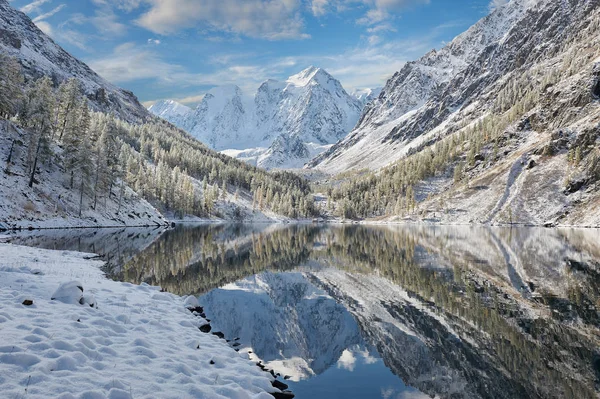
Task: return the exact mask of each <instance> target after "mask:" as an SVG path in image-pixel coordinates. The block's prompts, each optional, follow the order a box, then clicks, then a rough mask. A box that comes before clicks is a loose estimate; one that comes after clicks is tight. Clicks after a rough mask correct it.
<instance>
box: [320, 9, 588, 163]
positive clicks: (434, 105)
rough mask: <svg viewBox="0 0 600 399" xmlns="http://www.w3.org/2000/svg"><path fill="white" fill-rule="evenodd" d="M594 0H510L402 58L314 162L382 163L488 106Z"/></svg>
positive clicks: (580, 24)
mask: <svg viewBox="0 0 600 399" xmlns="http://www.w3.org/2000/svg"><path fill="white" fill-rule="evenodd" d="M597 7H598V1H587V0H574V1H556V0H512V1H510V2H507V3H506V4H504V5H502V6H499V7H497V8H496V10H495V11H494V12H492V13H491V14H490V15H488V16H486V17H485V18H483V19H482V20H480V21H479V22H477V23H476V24H475V25H474V26H472V27H471V28H470V29H468V30H467V31H466V32H464V33H463V34H461V35H459V36H458V37H456V38H455V39H454V40H453V41H452V42H451V43H449V44H448V45H447V46H445V47H443V48H442V49H440V50H439V51H436V50H432V51H430V52H429V53H427V54H426V55H424V56H423V57H422V58H420V59H419V60H417V61H414V62H409V63H407V64H406V65H405V66H404V67H403V68H402V69H401V70H400V71H398V72H397V73H396V74H394V76H393V77H392V78H391V79H389V80H388V82H387V83H386V85H385V87H384V89H383V91H382V93H381V94H380V95H379V97H378V98H377V99H376V100H375V101H372V102H371V103H370V104H368V105H367V106H366V108H365V109H364V111H363V113H362V115H361V118H360V121H359V123H358V124H357V126H356V128H355V129H354V130H353V131H352V132H351V133H350V134H349V135H348V136H347V137H346V138H345V139H344V140H342V141H341V142H340V143H338V144H336V145H335V146H334V147H332V148H331V149H330V150H329V151H328V152H327V153H324V154H322V155H321V156H320V157H318V158H317V159H315V160H314V161H312V162H311V163H310V166H311V167H315V168H318V169H321V170H323V171H327V172H331V173H338V172H342V171H345V170H347V169H351V168H365V167H369V168H379V167H382V166H384V165H386V164H388V163H390V162H392V161H394V160H397V159H399V158H401V157H403V156H405V155H406V154H408V153H410V151H411V150H413V149H416V148H417V147H419V146H420V145H421V144H423V143H425V142H427V141H429V140H433V139H436V138H437V137H440V136H444V135H445V134H448V133H450V132H453V131H456V130H458V129H460V128H461V127H464V126H465V124H468V123H470V122H472V121H473V120H476V119H477V118H481V117H482V116H483V115H485V114H486V113H487V112H488V111H489V105H490V104H493V102H494V99H495V96H496V95H497V94H498V92H499V91H500V89H501V88H502V85H503V84H504V83H505V82H506V80H507V79H509V78H511V77H516V76H521V75H523V74H524V73H525V72H526V71H535V68H536V67H537V66H540V65H539V63H540V62H543V61H544V60H547V59H548V58H549V57H551V56H553V55H555V54H557V53H558V52H565V51H568V50H569V47H565V46H563V44H564V42H565V41H566V40H572V39H574V37H575V36H576V35H577V34H578V33H579V32H582V30H583V29H585V28H586V27H587V26H588V24H589V21H590V20H591V16H592V13H591V11H592V10H594V9H595V8H597Z"/></svg>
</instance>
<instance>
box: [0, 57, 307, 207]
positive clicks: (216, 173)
mask: <svg viewBox="0 0 600 399" xmlns="http://www.w3.org/2000/svg"><path fill="white" fill-rule="evenodd" d="M0 117H2V118H5V119H9V118H12V119H13V121H15V122H16V123H18V124H19V125H20V126H21V127H22V128H24V131H25V133H26V140H25V142H24V143H19V141H18V140H13V143H12V147H15V146H19V145H22V146H24V147H26V153H27V157H26V164H27V165H26V167H27V170H28V176H27V178H28V184H29V187H33V186H34V185H35V184H37V183H39V181H38V179H39V178H40V177H39V170H40V166H41V165H42V164H48V163H54V162H55V163H56V164H58V165H59V167H60V168H61V169H62V171H63V172H64V173H65V174H66V176H67V180H68V182H67V183H66V184H67V187H68V188H69V189H71V190H77V192H78V194H79V199H80V201H79V214H80V216H81V214H82V212H83V211H84V210H85V209H86V207H87V206H88V205H89V207H90V208H92V209H96V208H97V207H98V206H99V205H102V203H103V202H104V204H105V203H106V200H107V199H109V198H113V199H114V200H115V201H117V202H118V203H119V209H120V208H121V203H122V200H123V196H124V195H126V186H130V187H131V188H132V189H133V190H134V191H135V192H136V193H137V194H139V195H140V196H141V197H143V198H144V199H146V200H148V201H150V202H151V203H153V204H155V205H156V206H158V207H159V208H162V209H163V210H169V211H173V212H175V213H176V214H179V215H181V216H184V215H195V216H200V217H205V216H215V215H217V212H218V211H217V203H218V202H219V201H221V202H227V201H229V202H237V200H239V199H240V197H247V198H246V199H247V201H248V202H249V203H252V204H253V205H254V208H255V209H260V210H269V211H272V212H274V213H277V214H280V215H284V216H288V217H293V218H300V217H311V216H313V215H315V214H316V210H315V208H314V205H313V202H312V195H311V189H310V186H309V184H308V183H307V182H306V181H305V180H304V179H302V178H300V177H298V176H296V175H294V174H292V173H289V172H274V173H269V172H267V171H265V170H262V169H259V168H256V167H253V166H250V165H248V164H246V163H244V162H241V161H238V160H235V159H233V158H229V157H227V156H225V155H223V154H220V153H217V152H214V151H212V150H210V149H208V148H207V147H205V146H204V145H203V144H201V143H200V142H198V141H197V140H195V139H194V138H192V137H191V136H189V135H188V134H187V133H185V132H183V131H181V130H179V129H177V128H175V127H174V126H172V125H170V124H168V123H166V122H164V121H162V120H160V119H158V118H156V119H153V120H151V121H149V122H146V123H144V124H138V125H136V124H130V123H127V122H125V121H122V120H120V119H117V118H116V117H114V116H113V115H110V114H105V113H101V112H93V111H92V110H91V109H90V107H89V104H88V99H87V97H86V96H85V94H84V91H83V89H82V87H81V83H80V82H79V81H78V80H77V79H75V78H71V79H69V80H66V81H64V82H62V83H60V84H59V85H58V87H55V86H54V84H53V81H52V80H51V79H50V78H49V77H47V76H46V77H42V78H40V79H37V80H34V81H30V82H28V83H27V84H24V78H23V75H22V73H21V66H20V64H19V62H18V61H17V60H16V59H14V58H12V57H9V56H7V55H5V54H0ZM12 154H13V148H11V151H10V154H9V156H8V159H7V160H6V172H10V165H11V163H12V161H13V159H12ZM236 207H237V206H236ZM238 212H239V208H238Z"/></svg>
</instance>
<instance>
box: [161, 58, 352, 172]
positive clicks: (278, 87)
mask: <svg viewBox="0 0 600 399" xmlns="http://www.w3.org/2000/svg"><path fill="white" fill-rule="evenodd" d="M157 104H159V105H158V106H152V107H150V108H149V110H150V111H151V112H152V113H154V114H155V115H158V116H160V117H162V118H163V119H166V120H167V121H169V122H171V123H173V124H175V125H176V126H178V127H180V128H182V129H184V130H186V131H187V132H189V133H190V134H191V135H192V136H194V137H196V138H197V139H198V140H200V141H202V142H203V143H205V144H207V145H208V146H210V147H211V148H213V149H215V150H217V151H223V152H224V153H226V154H228V155H234V156H236V155H238V154H240V156H241V154H245V155H244V156H241V158H240V159H244V160H245V161H247V162H249V163H252V164H254V165H257V166H261V167H265V168H269V169H270V168H290V167H301V166H303V165H304V163H306V162H307V161H309V160H310V159H312V157H314V156H316V155H318V154H319V153H320V152H322V151H324V150H326V149H327V148H329V146H330V145H332V144H334V143H336V142H337V141H338V140H340V139H342V138H343V137H344V136H345V135H346V134H347V133H348V132H349V131H350V130H351V129H352V128H353V127H354V125H355V124H356V122H357V121H358V117H359V115H360V112H361V110H362V105H363V103H362V102H361V101H360V100H358V99H356V98H354V97H353V96H350V95H349V94H348V93H347V92H346V91H345V90H344V88H343V87H342V85H341V83H340V82H339V81H338V80H336V79H335V78H334V77H333V76H331V75H330V74H329V73H328V72H327V71H325V70H324V69H322V68H317V67H314V66H311V67H308V68H306V69H304V70H303V71H301V72H300V73H298V74H295V75H293V76H290V77H289V78H288V79H286V80H285V81H278V80H274V79H269V80H267V81H265V82H263V83H262V84H261V85H260V87H259V88H258V90H257V91H256V93H255V94H254V96H247V95H245V94H244V93H243V92H242V90H241V89H240V88H239V87H238V86H234V85H227V86H218V87H215V88H213V89H211V90H209V91H208V93H207V94H206V95H205V97H204V98H203V99H202V101H201V102H200V104H199V105H198V106H197V107H196V108H195V109H189V110H188V111H186V110H185V108H184V107H185V106H183V105H181V104H178V103H177V102H175V101H173V100H164V101H161V102H160V103H157ZM182 111H184V112H183V113H182ZM249 154H252V155H249Z"/></svg>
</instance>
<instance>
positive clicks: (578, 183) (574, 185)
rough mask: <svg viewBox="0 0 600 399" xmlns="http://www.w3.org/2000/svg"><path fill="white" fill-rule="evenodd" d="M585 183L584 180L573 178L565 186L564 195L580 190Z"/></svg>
mask: <svg viewBox="0 0 600 399" xmlns="http://www.w3.org/2000/svg"><path fill="white" fill-rule="evenodd" d="M585 183H586V181H585V180H575V181H572V182H569V184H568V185H567V187H565V195H569V194H573V193H576V192H577V191H579V190H581V188H582V187H583V186H585Z"/></svg>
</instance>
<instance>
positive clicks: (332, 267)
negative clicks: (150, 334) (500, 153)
mask: <svg viewBox="0 0 600 399" xmlns="http://www.w3.org/2000/svg"><path fill="white" fill-rule="evenodd" d="M150 238H151V239H150ZM31 239H32V238H31V237H29V240H31ZM106 239H110V238H106ZM40 241H43V239H41V238H38V242H37V245H41V244H40ZM117 241H119V239H117ZM123 241H124V242H123V243H122V244H121V245H126V244H125V241H127V240H123ZM15 242H18V240H15ZM53 242H54V245H58V246H60V244H57V242H60V240H57V239H56V237H54V238H53ZM138 242H140V248H138V249H137V250H136V251H133V250H130V251H127V254H128V256H123V255H121V256H109V257H108V258H109V260H110V261H109V263H108V266H107V272H109V273H110V274H111V275H112V277H113V278H115V279H120V280H124V281H129V282H133V283H140V282H146V283H149V284H153V285H160V286H161V287H163V288H165V289H166V290H167V291H169V292H173V293H177V294H181V295H197V296H199V297H200V302H201V303H202V304H203V305H204V307H205V310H206V313H207V316H208V317H209V318H210V319H212V322H211V324H212V325H213V328H214V329H215V330H219V331H222V332H224V333H225V336H226V337H227V338H230V339H233V338H239V343H240V344H241V346H240V347H239V348H240V352H248V351H251V352H252V353H251V354H250V356H251V357H252V359H256V360H257V361H258V360H260V361H262V362H263V363H264V364H266V365H267V366H268V367H269V368H272V369H275V371H278V372H280V373H281V374H282V375H288V376H289V377H290V380H289V381H290V385H291V387H290V388H291V389H292V390H293V391H294V393H296V395H298V397H305V396H310V397H316V398H321V397H323V398H325V397H328V398H330V397H345V398H350V397H356V398H359V397H360V398H363V397H379V398H419V397H442V398H598V397H600V312H599V309H600V294H599V293H600V231H596V230H576V229H534V228H516V229H515V228H513V229H508V228H506V229H495V228H485V227H427V226H385V227H383V226H382V227H365V226H356V225H352V226H349V225H345V226H344V225H342V226H324V225H271V226H268V225H259V226H255V225H212V226H198V227H178V228H176V229H173V230H169V231H166V232H165V233H164V234H162V235H160V236H156V237H152V236H151V235H145V236H142V238H138ZM65 247H66V245H65ZM96 247H98V245H96ZM110 248H112V247H110V246H109V247H108V249H107V251H108V252H110V251H112V250H113V249H110ZM65 249H74V248H65ZM107 255H108V254H107ZM308 393H310V395H309V394H308ZM305 394H306V395H305Z"/></svg>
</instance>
